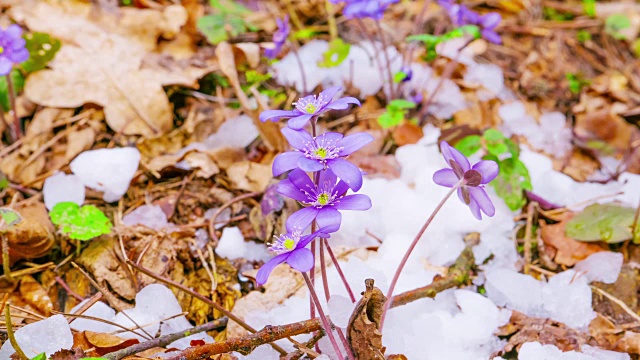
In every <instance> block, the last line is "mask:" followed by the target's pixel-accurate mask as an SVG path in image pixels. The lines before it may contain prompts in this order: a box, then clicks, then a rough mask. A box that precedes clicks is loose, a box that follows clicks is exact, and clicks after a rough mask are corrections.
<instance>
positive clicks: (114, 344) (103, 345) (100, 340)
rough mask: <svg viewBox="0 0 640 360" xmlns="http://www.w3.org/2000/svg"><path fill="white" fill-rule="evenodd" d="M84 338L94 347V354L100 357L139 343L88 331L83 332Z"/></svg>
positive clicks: (135, 340) (136, 340)
mask: <svg viewBox="0 0 640 360" xmlns="http://www.w3.org/2000/svg"><path fill="white" fill-rule="evenodd" d="M84 336H85V337H86V338H87V341H88V342H89V343H90V344H91V345H93V346H95V347H96V352H97V353H98V354H100V355H104V354H108V353H110V352H113V351H118V350H121V349H124V348H127V347H129V346H131V345H134V344H138V343H139V342H140V341H139V340H138V339H123V338H121V337H118V336H115V335H110V334H105V333H96V332H93V331H88V330H85V331H84Z"/></svg>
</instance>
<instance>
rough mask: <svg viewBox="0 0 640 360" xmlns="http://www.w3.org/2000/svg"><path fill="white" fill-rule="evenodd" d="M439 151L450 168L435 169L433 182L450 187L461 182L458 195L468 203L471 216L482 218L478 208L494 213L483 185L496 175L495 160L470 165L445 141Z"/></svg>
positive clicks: (494, 210)
mask: <svg viewBox="0 0 640 360" xmlns="http://www.w3.org/2000/svg"><path fill="white" fill-rule="evenodd" d="M440 151H441V152H442V156H444V159H445V161H446V162H447V163H448V164H449V166H451V169H442V170H438V171H436V172H435V174H433V182H435V183H436V184H438V185H442V186H446V187H450V188H451V187H454V186H456V185H457V184H458V183H460V182H461V185H460V187H459V188H458V197H459V198H460V200H461V201H462V202H464V203H465V204H467V205H469V208H470V209H471V213H473V216H475V217H476V218H477V219H478V220H482V214H481V213H480V210H482V212H484V213H485V214H487V215H488V216H493V215H495V213H496V209H495V207H494V206H493V203H492V202H491V199H489V196H488V195H487V193H486V191H484V186H483V185H486V184H488V183H489V182H490V181H491V180H493V179H495V178H496V176H498V170H499V169H498V164H496V162H495V161H491V160H483V161H479V162H478V163H476V164H475V165H473V167H471V164H469V160H468V159H467V158H466V157H465V156H464V155H462V154H461V153H460V152H459V151H458V150H456V149H454V148H453V147H451V146H450V145H449V144H448V143H447V142H446V141H442V142H441V143H440Z"/></svg>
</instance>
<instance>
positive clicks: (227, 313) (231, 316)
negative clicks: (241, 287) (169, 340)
mask: <svg viewBox="0 0 640 360" xmlns="http://www.w3.org/2000/svg"><path fill="white" fill-rule="evenodd" d="M127 264H129V265H131V266H132V267H134V268H135V269H136V270H138V271H140V272H142V273H143V274H145V275H147V276H149V277H151V278H154V279H156V280H158V281H160V282H162V283H163V284H166V285H169V286H173V287H175V288H178V289H180V290H182V291H183V292H185V293H187V294H189V295H191V296H193V297H195V298H196V299H198V300H200V301H203V302H204V303H206V304H208V305H211V306H212V307H214V308H215V309H216V310H218V311H220V312H221V313H223V314H224V315H225V316H226V317H228V318H229V319H231V320H233V321H235V322H236V323H238V325H240V326H242V327H243V328H245V329H246V330H247V331H249V332H251V333H255V332H256V329H254V328H252V327H251V326H249V324H247V323H246V322H244V321H243V320H242V319H240V318H239V317H237V316H236V315H234V314H232V313H231V312H230V311H229V310H227V309H225V308H224V307H222V305H220V304H218V303H216V302H214V301H212V300H211V299H208V298H206V297H205V296H203V295H201V294H198V293H197V292H195V291H193V290H191V289H189V288H186V287H185V286H184V285H182V284H178V283H177V282H175V281H173V280H169V279H166V278H164V277H162V276H160V275H156V274H154V273H153V272H151V271H150V270H148V269H145V268H143V267H141V266H139V265H137V264H136V263H134V262H133V261H131V260H127ZM271 346H272V347H273V348H274V349H275V350H276V351H278V352H279V353H280V354H282V355H286V354H287V352H286V351H285V350H284V349H282V348H281V347H279V346H278V345H276V344H271Z"/></svg>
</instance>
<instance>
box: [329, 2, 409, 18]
mask: <svg viewBox="0 0 640 360" xmlns="http://www.w3.org/2000/svg"><path fill="white" fill-rule="evenodd" d="M329 1H330V2H331V3H333V4H338V3H344V4H345V6H344V10H343V11H342V13H343V14H344V16H345V17H346V18H347V19H364V18H372V19H374V20H382V16H383V15H384V11H385V10H387V7H389V5H391V4H395V3H397V2H398V1H400V0H329Z"/></svg>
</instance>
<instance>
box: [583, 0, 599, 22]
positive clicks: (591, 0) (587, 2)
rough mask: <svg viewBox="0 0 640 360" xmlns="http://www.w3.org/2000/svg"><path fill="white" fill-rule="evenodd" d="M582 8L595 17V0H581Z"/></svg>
mask: <svg viewBox="0 0 640 360" xmlns="http://www.w3.org/2000/svg"><path fill="white" fill-rule="evenodd" d="M582 8H583V9H584V13H585V14H587V15H588V16H589V17H592V18H594V17H596V0H582Z"/></svg>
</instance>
